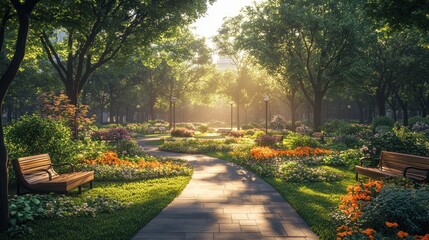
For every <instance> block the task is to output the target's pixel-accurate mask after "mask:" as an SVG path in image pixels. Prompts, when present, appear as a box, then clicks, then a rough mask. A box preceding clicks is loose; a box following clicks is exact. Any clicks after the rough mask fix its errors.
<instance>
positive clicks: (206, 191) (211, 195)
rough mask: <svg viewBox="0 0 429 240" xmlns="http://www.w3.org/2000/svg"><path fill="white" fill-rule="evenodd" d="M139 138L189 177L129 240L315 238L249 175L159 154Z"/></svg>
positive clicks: (216, 162)
mask: <svg viewBox="0 0 429 240" xmlns="http://www.w3.org/2000/svg"><path fill="white" fill-rule="evenodd" d="M153 140H156V138H147V139H141V140H139V144H140V145H141V146H143V147H144V149H145V151H146V152H147V153H149V154H151V155H156V156H171V157H176V158H181V159H185V160H187V161H189V162H190V163H191V164H192V165H193V166H194V174H193V176H192V179H191V181H190V182H189V184H188V185H187V186H186V188H185V189H184V190H183V192H182V193H181V194H180V195H179V196H178V197H177V198H176V199H174V200H173V202H171V203H170V204H169V205H168V206H167V207H166V208H165V209H164V210H162V212H161V213H160V214H159V215H158V216H156V217H155V218H154V219H152V220H151V221H150V222H149V223H148V224H147V225H146V226H144V227H143V228H142V229H141V230H140V231H139V232H138V233H137V234H136V235H135V236H134V237H133V238H132V240H142V239H144V240H152V239H153V240H155V239H164V240H166V239H171V240H173V239H174V240H175V239H180V240H190V239H195V240H205V239H210V240H217V239H219V240H220V239H222V240H223V239H231V240H240V239H245V240H253V239H267V240H268V239H269V240H280V239H281V240H283V239H291V240H292V239H294V240H298V239H307V240H310V239H311V240H313V239H318V237H317V235H316V234H314V232H313V231H312V230H311V229H310V228H309V227H308V225H307V224H306V222H305V221H304V220H303V219H302V218H301V217H300V216H299V215H298V214H297V213H296V211H295V210H294V209H293V208H292V207H291V205H289V204H288V203H287V202H285V200H284V199H283V197H282V196H281V195H280V194H279V193H278V192H277V191H276V190H275V189H274V188H273V187H272V186H271V185H269V184H268V183H266V182H265V181H263V180H262V179H260V178H259V177H257V176H256V175H255V174H253V173H251V172H249V171H247V170H245V169H243V168H241V167H240V166H237V165H235V164H232V163H229V162H226V161H223V160H221V159H218V158H213V157H209V156H205V155H201V154H178V153H169V152H162V151H159V150H158V148H157V147H154V146H148V145H146V144H145V142H147V141H153Z"/></svg>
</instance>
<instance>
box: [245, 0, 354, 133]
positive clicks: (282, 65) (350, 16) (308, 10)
mask: <svg viewBox="0 0 429 240" xmlns="http://www.w3.org/2000/svg"><path fill="white" fill-rule="evenodd" d="M246 13H247V16H248V19H249V20H247V21H246V22H244V23H243V28H244V29H245V31H244V34H243V37H242V42H243V43H245V44H244V46H245V47H246V48H248V49H252V51H253V52H252V53H253V55H255V56H256V57H257V59H259V62H261V63H262V65H263V66H264V65H265V66H268V65H271V66H272V67H271V68H272V69H278V70H277V71H278V72H282V73H285V72H287V73H288V74H289V75H290V76H292V77H293V78H292V79H293V80H294V81H297V82H298V84H299V86H300V89H301V91H302V93H303V94H304V96H305V97H306V98H307V100H308V101H309V102H310V104H311V105H312V107H313V112H314V118H313V123H314V128H315V129H316V130H317V129H318V128H319V127H320V124H321V109H322V100H323V98H324V96H325V94H326V92H327V91H328V90H329V89H332V88H336V87H339V86H340V84H341V83H344V80H345V79H347V75H348V74H349V73H350V72H351V71H352V70H353V68H352V67H353V62H354V61H353V58H354V56H355V51H354V50H355V49H354V48H355V41H356V36H357V34H358V32H359V28H358V24H359V19H358V18H357V17H356V15H357V14H356V13H359V10H358V7H357V4H356V3H355V2H353V1H335V2H332V1H324V0H321V1H299V0H271V1H268V2H267V3H261V4H259V5H258V4H256V5H255V6H254V7H253V8H248V9H247V11H246ZM267 16H269V17H267ZM252 38H255V39H256V40H255V41H253V39H252ZM272 56H274V59H272V58H271V57H272Z"/></svg>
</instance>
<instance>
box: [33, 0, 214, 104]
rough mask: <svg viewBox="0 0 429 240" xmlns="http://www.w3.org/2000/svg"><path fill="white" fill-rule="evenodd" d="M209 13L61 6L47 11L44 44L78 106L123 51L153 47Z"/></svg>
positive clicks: (184, 5) (169, 4) (197, 7)
mask: <svg viewBox="0 0 429 240" xmlns="http://www.w3.org/2000/svg"><path fill="white" fill-rule="evenodd" d="M209 2H213V1H212V0H209ZM64 4H66V5H67V9H64V7H63V5H64ZM206 8H207V1H206V0H198V1H162V2H160V1H139V0H132V1H130V0H121V1H114V0H108V1H98V0H86V1H65V3H64V1H60V2H58V4H57V5H52V6H49V7H48V8H46V13H45V14H43V15H44V16H48V19H45V27H44V28H43V30H41V31H40V40H41V42H42V45H43V48H44V50H45V52H46V54H47V56H48V59H49V61H50V62H51V63H52V65H53V66H54V68H55V69H56V70H57V72H58V75H59V77H60V79H61V81H62V82H63V83H64V86H65V88H66V93H67V95H68V96H69V98H70V100H71V102H72V103H73V104H77V102H78V96H79V94H80V92H81V91H82V88H83V86H84V85H85V83H86V82H87V81H88V79H89V77H90V76H91V74H92V73H93V72H95V71H96V70H97V69H98V68H99V67H101V66H102V65H103V64H105V63H107V62H109V61H110V60H112V59H113V58H114V57H115V56H116V55H117V54H118V52H119V51H121V50H129V51H131V50H133V48H134V45H142V46H144V47H147V46H149V45H150V44H151V43H153V42H154V41H155V40H157V39H159V38H160V37H161V36H165V35H168V34H170V33H171V32H170V31H171V29H172V28H174V27H175V26H181V25H185V24H188V23H191V22H192V21H193V20H194V19H196V18H197V17H198V16H200V15H201V14H202V13H204V12H205V10H206ZM48 22H49V23H48ZM61 38H63V39H61Z"/></svg>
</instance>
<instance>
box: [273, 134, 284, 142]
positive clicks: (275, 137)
mask: <svg viewBox="0 0 429 240" xmlns="http://www.w3.org/2000/svg"><path fill="white" fill-rule="evenodd" d="M273 137H274V140H275V141H277V142H279V141H283V135H274V136H273Z"/></svg>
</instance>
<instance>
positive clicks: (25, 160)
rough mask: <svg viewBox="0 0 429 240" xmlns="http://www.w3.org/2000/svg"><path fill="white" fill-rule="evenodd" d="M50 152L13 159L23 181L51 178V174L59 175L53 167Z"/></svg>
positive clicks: (18, 174) (29, 181) (14, 166)
mask: <svg viewBox="0 0 429 240" xmlns="http://www.w3.org/2000/svg"><path fill="white" fill-rule="evenodd" d="M51 164H52V162H51V158H50V157H49V154H40V155H35V156H29V157H22V158H18V159H14V160H13V168H14V170H15V173H16V175H17V177H19V178H20V179H21V180H22V181H23V182H26V183H34V182H38V181H44V180H49V174H51V176H52V177H53V178H54V177H57V176H58V173H56V172H55V171H54V169H53V168H52V165H51Z"/></svg>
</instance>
